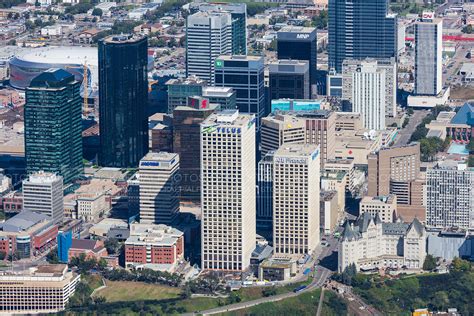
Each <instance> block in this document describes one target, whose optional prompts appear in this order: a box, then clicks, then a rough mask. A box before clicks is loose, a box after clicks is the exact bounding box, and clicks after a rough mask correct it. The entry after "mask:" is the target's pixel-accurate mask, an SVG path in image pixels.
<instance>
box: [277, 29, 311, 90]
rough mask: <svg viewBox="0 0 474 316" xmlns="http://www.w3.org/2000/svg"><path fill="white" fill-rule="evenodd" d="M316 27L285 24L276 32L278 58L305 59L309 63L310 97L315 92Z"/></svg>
mask: <svg viewBox="0 0 474 316" xmlns="http://www.w3.org/2000/svg"><path fill="white" fill-rule="evenodd" d="M317 43H318V39H317V36H316V28H313V27H301V26H285V27H283V28H282V29H281V30H280V31H278V33H277V57H278V59H296V60H306V61H307V62H308V63H309V84H310V89H309V93H310V97H312V95H313V93H315V92H316V70H317V68H316V63H317V52H318V48H317Z"/></svg>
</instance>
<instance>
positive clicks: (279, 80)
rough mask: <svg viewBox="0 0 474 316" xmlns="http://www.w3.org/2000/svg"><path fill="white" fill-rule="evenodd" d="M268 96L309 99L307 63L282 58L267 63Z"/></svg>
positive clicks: (272, 98)
mask: <svg viewBox="0 0 474 316" xmlns="http://www.w3.org/2000/svg"><path fill="white" fill-rule="evenodd" d="M268 68H269V74H270V98H271V100H276V99H309V98H310V90H309V88H310V86H309V63H308V62H307V61H299V60H287V59H282V60H278V61H276V62H274V63H271V64H269V65H268Z"/></svg>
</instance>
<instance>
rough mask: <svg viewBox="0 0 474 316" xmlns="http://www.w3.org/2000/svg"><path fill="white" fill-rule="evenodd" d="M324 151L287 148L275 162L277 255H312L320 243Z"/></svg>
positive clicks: (274, 203) (274, 234)
mask: <svg viewBox="0 0 474 316" xmlns="http://www.w3.org/2000/svg"><path fill="white" fill-rule="evenodd" d="M320 159H321V157H320V149H319V146H317V145H297V144H291V145H289V144H288V145H285V146H282V147H280V149H278V150H277V151H276V152H275V154H274V158H273V248H274V253H275V255H277V256H278V255H289V256H298V257H299V256H301V255H304V254H311V253H312V252H313V251H314V249H315V248H316V246H317V245H318V243H319V228H320V227H319V226H320V224H319V217H320V211H319V207H320V205H319V200H320V196H319V194H320V193H319V192H320V187H319V173H320V169H319V168H320Z"/></svg>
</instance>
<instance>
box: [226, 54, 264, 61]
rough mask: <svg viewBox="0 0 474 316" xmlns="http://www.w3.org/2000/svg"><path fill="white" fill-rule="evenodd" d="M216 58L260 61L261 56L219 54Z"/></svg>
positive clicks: (261, 59)
mask: <svg viewBox="0 0 474 316" xmlns="http://www.w3.org/2000/svg"><path fill="white" fill-rule="evenodd" d="M217 59H219V60H223V61H239V60H240V61H262V62H263V56H245V55H221V56H219V57H218V58H217Z"/></svg>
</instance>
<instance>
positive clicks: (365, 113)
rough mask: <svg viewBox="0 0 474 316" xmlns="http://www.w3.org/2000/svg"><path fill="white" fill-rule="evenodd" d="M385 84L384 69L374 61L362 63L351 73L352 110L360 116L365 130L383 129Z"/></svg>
mask: <svg viewBox="0 0 474 316" xmlns="http://www.w3.org/2000/svg"><path fill="white" fill-rule="evenodd" d="M386 82H387V81H386V74H385V69H383V68H379V67H377V61H375V60H373V61H365V62H362V63H361V64H360V67H358V68H357V70H356V71H355V72H353V73H352V89H351V96H352V97H351V100H352V109H353V112H356V113H360V114H361V119H362V124H363V126H364V127H365V128H367V129H371V130H372V129H373V130H383V129H385V105H386V100H385V92H386V91H385V88H386Z"/></svg>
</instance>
